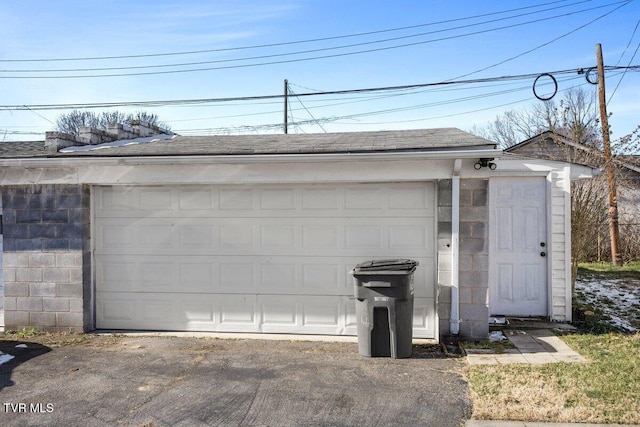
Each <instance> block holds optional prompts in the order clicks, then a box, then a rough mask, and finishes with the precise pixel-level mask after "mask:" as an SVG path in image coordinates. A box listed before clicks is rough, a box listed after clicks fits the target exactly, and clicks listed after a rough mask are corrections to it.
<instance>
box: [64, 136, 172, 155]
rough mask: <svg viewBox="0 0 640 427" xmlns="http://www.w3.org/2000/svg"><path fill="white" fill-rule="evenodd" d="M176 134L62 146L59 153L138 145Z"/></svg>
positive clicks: (166, 138) (168, 137)
mask: <svg viewBox="0 0 640 427" xmlns="http://www.w3.org/2000/svg"><path fill="white" fill-rule="evenodd" d="M176 136H177V135H165V134H160V135H153V136H147V137H144V138H135V139H121V140H119V141H113V142H105V143H104V144H96V145H74V146H72V147H67V148H63V149H62V150H60V152H61V153H75V152H78V151H95V150H102V149H104V148H114V147H125V146H127V145H139V144H147V143H149V142H153V141H166V140H169V139H173V138H175V137H176Z"/></svg>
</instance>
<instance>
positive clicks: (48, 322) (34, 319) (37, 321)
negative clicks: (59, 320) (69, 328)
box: [29, 312, 56, 329]
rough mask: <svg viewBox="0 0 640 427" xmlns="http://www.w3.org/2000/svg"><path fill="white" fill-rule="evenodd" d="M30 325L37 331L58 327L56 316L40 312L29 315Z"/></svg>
mask: <svg viewBox="0 0 640 427" xmlns="http://www.w3.org/2000/svg"><path fill="white" fill-rule="evenodd" d="M29 324H30V325H31V326H33V327H34V328H36V329H44V328H47V327H52V326H56V314H55V313H46V312H40V313H35V312H31V313H29Z"/></svg>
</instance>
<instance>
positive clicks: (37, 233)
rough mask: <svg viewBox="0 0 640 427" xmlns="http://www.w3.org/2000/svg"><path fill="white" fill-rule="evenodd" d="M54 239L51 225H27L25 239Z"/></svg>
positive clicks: (54, 232) (53, 228) (54, 234)
mask: <svg viewBox="0 0 640 427" xmlns="http://www.w3.org/2000/svg"><path fill="white" fill-rule="evenodd" d="M54 237H56V229H55V226H53V225H51V224H29V227H28V229H27V238H29V239H35V238H42V239H52V238H54Z"/></svg>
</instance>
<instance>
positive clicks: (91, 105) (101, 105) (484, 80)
mask: <svg viewBox="0 0 640 427" xmlns="http://www.w3.org/2000/svg"><path fill="white" fill-rule="evenodd" d="M637 67H639V68H640V66H637ZM617 68H624V67H617ZM627 68H633V67H627ZM575 72H576V70H575V69H571V70H557V71H550V72H549V73H551V74H557V75H561V74H573V73H575ZM540 74H541V73H530V74H520V75H511V76H499V77H486V78H479V79H469V80H456V81H452V80H449V81H444V82H431V83H418V84H409V85H400V86H383V87H370V88H361V89H346V90H334V91H323V92H307V93H300V94H297V95H296V96H298V97H307V96H319V95H347V94H362V93H372V92H393V91H404V90H410V89H418V88H426V87H435V86H449V85H459V84H471V83H487V82H496V81H509V80H521V79H531V78H535V77H536V76H538V75H540ZM283 97H284V95H283V94H278V95H254V96H241V97H229V98H201V99H179V100H164V101H126V102H100V103H87V104H81V103H69V104H32V105H0V110H60V109H73V108H85V109H91V108H113V107H125V106H126V107H143V106H144V107H151V106H156V107H157V106H166V105H187V104H210V103H221V102H234V101H258V100H270V99H281V98H283Z"/></svg>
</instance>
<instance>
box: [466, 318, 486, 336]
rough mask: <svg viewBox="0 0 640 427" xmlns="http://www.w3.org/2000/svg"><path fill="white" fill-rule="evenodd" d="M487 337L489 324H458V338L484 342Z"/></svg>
mask: <svg viewBox="0 0 640 427" xmlns="http://www.w3.org/2000/svg"><path fill="white" fill-rule="evenodd" d="M488 335H489V322H488V319H486V320H485V321H470V320H463V321H462V322H461V323H460V336H462V337H463V338H467V339H473V340H485V339H487V336H488Z"/></svg>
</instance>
